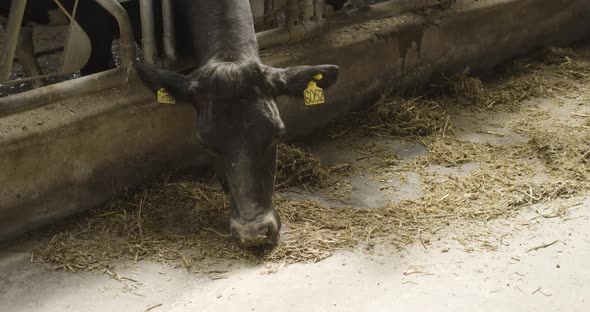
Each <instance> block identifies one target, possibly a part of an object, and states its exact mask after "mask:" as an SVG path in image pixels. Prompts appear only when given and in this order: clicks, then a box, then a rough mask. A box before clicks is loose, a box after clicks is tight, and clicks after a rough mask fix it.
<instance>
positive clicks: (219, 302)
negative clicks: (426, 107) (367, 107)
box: [0, 198, 590, 312]
mask: <svg viewBox="0 0 590 312" xmlns="http://www.w3.org/2000/svg"><path fill="white" fill-rule="evenodd" d="M574 204H575V205H576V206H575V207H574V208H572V209H571V210H570V214H569V217H568V218H567V219H559V218H555V219H543V218H539V217H535V216H536V215H535V214H534V213H533V212H524V213H523V214H522V215H521V216H520V217H518V218H516V219H511V220H502V221H494V222H491V223H488V224H486V225H485V227H487V228H488V229H489V230H490V232H492V234H491V236H492V237H495V238H496V239H499V240H500V241H501V244H500V245H499V247H498V249H497V250H495V251H472V252H468V251H465V248H464V246H462V245H461V243H460V241H461V240H460V237H461V236H462V232H463V231H465V233H469V230H468V227H469V225H463V226H462V225H460V224H457V225H456V226H452V227H449V228H450V229H452V230H449V231H448V233H445V235H443V236H446V237H447V238H446V239H441V240H440V241H434V242H433V243H432V244H430V245H429V246H428V247H427V248H428V249H424V247H423V246H422V245H421V244H416V245H415V246H412V247H410V248H409V249H408V250H405V251H401V252H400V251H393V250H382V251H380V252H378V253H377V254H372V255H368V254H364V253H362V252H358V253H355V252H341V253H338V254H337V255H335V256H333V257H332V258H330V259H327V260H325V261H322V262H320V263H317V264H307V265H291V266H287V267H282V268H281V267H275V266H272V267H267V266H259V267H254V266H245V265H240V264H233V265H232V266H231V267H227V266H226V265H222V266H221V267H222V268H221V269H220V271H219V272H217V271H215V272H210V274H206V275H195V274H191V273H187V272H186V271H185V270H183V269H173V268H171V267H167V266H162V265H157V264H152V263H140V264H139V265H138V266H137V267H135V268H132V269H124V270H121V271H118V273H119V274H120V276H122V277H124V278H123V280H122V281H121V282H119V281H116V280H115V279H112V278H110V277H108V276H107V275H104V274H71V273H63V272H49V271H46V270H44V269H43V267H42V266H41V265H31V264H30V263H29V261H28V258H29V255H28V253H25V252H9V251H4V252H2V254H0V272H1V273H0V278H1V280H0V306H1V307H2V309H1V310H2V311H6V312H17V311H45V312H53V311H56V312H57V311H130V312H131V311H146V310H148V309H149V308H151V307H154V308H153V309H152V310H151V311H279V310H283V311H392V309H396V310H400V311H474V310H475V311H570V312H574V311H580V312H582V311H589V310H590V267H589V266H588V263H589V260H590V226H589V225H590V222H589V218H588V216H590V198H586V199H575V200H573V201H569V202H560V203H556V204H555V205H549V206H547V207H544V209H551V208H557V207H558V206H562V205H570V206H571V205H574ZM551 206H555V207H551ZM537 216H538V215H537ZM472 226H473V225H472ZM515 227H516V228H515ZM515 229H517V230H515ZM556 240H557V241H558V242H557V243H555V244H553V245H551V246H549V247H547V248H543V249H539V250H536V251H530V252H527V250H529V249H531V248H534V247H537V246H541V245H543V244H546V243H551V242H554V241H556ZM227 270H229V272H227V273H226V272H224V271H227ZM125 277H126V278H129V279H125Z"/></svg>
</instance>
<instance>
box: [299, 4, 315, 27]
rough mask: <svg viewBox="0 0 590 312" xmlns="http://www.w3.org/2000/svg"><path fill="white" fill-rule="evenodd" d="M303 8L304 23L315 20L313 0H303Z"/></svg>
mask: <svg viewBox="0 0 590 312" xmlns="http://www.w3.org/2000/svg"><path fill="white" fill-rule="evenodd" d="M301 7H302V9H303V22H309V21H311V20H313V0H303V1H302V3H301Z"/></svg>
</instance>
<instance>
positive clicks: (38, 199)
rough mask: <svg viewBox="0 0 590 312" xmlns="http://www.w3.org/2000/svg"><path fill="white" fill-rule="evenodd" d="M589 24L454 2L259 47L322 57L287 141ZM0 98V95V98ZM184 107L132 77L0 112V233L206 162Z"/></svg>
mask: <svg viewBox="0 0 590 312" xmlns="http://www.w3.org/2000/svg"><path fill="white" fill-rule="evenodd" d="M589 32H590V1H587V0H490V1H470V0H464V1H461V0H459V1H457V3H456V6H455V7H454V8H453V9H451V10H445V11H440V12H438V11H433V12H430V13H428V14H421V15H415V14H406V15H403V16H399V17H390V18H384V19H380V20H375V21H368V22H365V23H362V24H357V25H352V26H346V27H341V28H337V29H335V30H333V31H330V32H327V33H325V34H323V35H321V36H319V37H317V38H314V39H311V40H308V41H305V42H301V43H299V44H296V45H291V46H284V47H278V48H274V49H270V50H265V51H263V57H264V59H265V62H266V63H269V64H271V65H274V66H289V65H297V64H320V63H334V64H339V65H340V66H341V76H340V80H339V81H338V83H337V84H336V85H335V86H334V87H333V88H331V89H330V90H329V91H328V92H327V100H328V103H327V104H324V105H319V106H313V107H306V106H304V105H303V100H295V99H291V98H281V99H279V106H280V107H279V108H280V110H281V114H282V116H283V119H284V121H285V123H286V124H287V127H288V129H289V136H290V137H291V138H296V137H301V136H304V135H306V134H309V133H310V132H311V131H313V130H315V129H317V128H320V127H322V126H325V125H326V123H328V122H330V121H331V120H333V119H334V118H335V117H336V116H338V115H339V114H341V113H343V112H347V111H351V110H357V109H361V108H362V107H363V105H365V104H368V103H370V102H371V101H372V100H374V99H375V98H376V97H378V96H379V95H380V92H382V91H383V90H384V89H386V88H390V87H399V88H401V87H404V86H408V85H411V84H414V83H416V82H418V81H424V80H427V79H429V77H430V76H431V75H432V74H434V73H437V72H439V71H441V70H460V69H463V68H464V67H465V66H470V67H471V68H473V69H475V70H485V69H487V68H490V67H492V66H494V65H496V64H498V63H500V62H502V61H504V60H506V59H509V58H511V57H514V56H516V55H519V54H522V53H525V52H526V51H529V50H531V49H532V48H535V47H539V46H543V45H547V44H551V43H554V42H556V41H559V42H565V43H567V42H571V41H573V40H577V39H581V38H583V37H586V36H587V35H588V33H589ZM0 105H1V101H0ZM195 120H196V119H195V113H194V111H193V110H192V108H191V107H189V106H186V105H162V104H157V103H155V101H154V95H152V94H149V93H148V92H147V90H146V89H145V88H143V87H142V86H140V85H139V84H138V83H137V82H136V81H134V80H132V82H131V83H130V84H129V85H127V86H125V87H122V88H117V89H113V90H110V91H107V92H102V93H99V94H95V95H90V96H85V97H80V98H72V99H67V100H63V101H59V102H57V103H53V104H51V105H48V106H45V107H41V108H38V109H34V110H30V111H26V112H23V113H19V114H14V115H10V116H6V117H3V118H1V119H0V239H7V238H9V237H12V236H14V235H16V234H18V233H22V232H23V231H27V230H30V229H32V228H35V227H38V226H40V225H44V224H48V223H50V222H53V221H55V220H58V219H61V218H64V217H66V216H68V215H71V214H73V213H76V212H81V211H85V210H87V209H91V208H93V207H97V206H99V205H100V204H101V203H103V202H105V201H107V200H108V199H109V198H111V197H112V196H113V195H114V194H115V193H117V192H118V191H120V190H121V189H123V188H130V187H134V186H137V185H139V184H141V183H142V182H145V181H146V180H147V179H150V178H154V177H156V176H158V175H159V174H162V173H163V172H166V171H168V170H170V169H173V168H181V167H187V166H193V165H201V164H206V160H207V158H206V157H205V156H204V155H205V153H203V151H202V150H201V149H200V148H199V146H198V144H197V142H196V134H195V133H194V122H195Z"/></svg>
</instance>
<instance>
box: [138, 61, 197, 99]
mask: <svg viewBox="0 0 590 312" xmlns="http://www.w3.org/2000/svg"><path fill="white" fill-rule="evenodd" d="M133 67H134V68H135V70H136V71H137V75H138V76H139V78H140V79H141V81H142V82H143V84H144V85H145V86H146V87H148V88H149V89H150V90H151V91H152V92H154V93H157V92H158V91H159V90H160V89H164V90H166V92H167V93H168V94H170V95H171V96H172V97H173V98H174V99H175V100H176V101H181V102H190V101H191V99H192V92H194V90H195V88H194V85H196V84H195V83H194V82H191V81H190V79H189V78H188V77H187V76H184V75H181V74H179V73H176V72H173V71H168V70H162V69H158V68H156V67H154V66H151V65H147V64H142V63H135V64H134V65H133Z"/></svg>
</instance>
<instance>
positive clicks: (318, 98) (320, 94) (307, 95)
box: [303, 73, 326, 106]
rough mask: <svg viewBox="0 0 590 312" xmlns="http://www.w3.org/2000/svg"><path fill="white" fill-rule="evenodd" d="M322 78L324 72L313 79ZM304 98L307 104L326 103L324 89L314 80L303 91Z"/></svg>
mask: <svg viewBox="0 0 590 312" xmlns="http://www.w3.org/2000/svg"><path fill="white" fill-rule="evenodd" d="M322 78H323V76H322V74H319V73H318V74H315V75H314V76H313V79H315V80H321V79H322ZM303 99H304V101H305V105H307V106H310V105H319V104H324V103H326V97H325V95H324V89H322V88H320V87H318V85H317V83H316V82H315V81H314V80H312V81H310V82H308V83H307V89H305V91H303Z"/></svg>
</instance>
